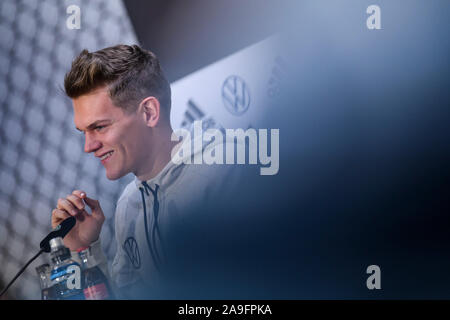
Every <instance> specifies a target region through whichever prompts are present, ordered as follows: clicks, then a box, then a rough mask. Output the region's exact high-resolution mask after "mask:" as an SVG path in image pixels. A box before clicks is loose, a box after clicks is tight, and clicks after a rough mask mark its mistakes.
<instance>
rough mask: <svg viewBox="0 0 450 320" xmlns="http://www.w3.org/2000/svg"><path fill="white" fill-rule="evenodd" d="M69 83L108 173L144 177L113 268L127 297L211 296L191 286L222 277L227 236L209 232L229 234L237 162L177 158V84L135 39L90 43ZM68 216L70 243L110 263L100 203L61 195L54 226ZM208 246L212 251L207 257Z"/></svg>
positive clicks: (126, 214)
mask: <svg viewBox="0 0 450 320" xmlns="http://www.w3.org/2000/svg"><path fill="white" fill-rule="evenodd" d="M64 86H65V91H66V94H67V95H68V96H69V97H70V98H71V99H72V101H73V110H74V122H75V125H76V127H77V129H78V130H79V131H81V132H82V133H83V134H84V135H85V146H84V151H85V152H87V153H92V154H93V155H94V156H95V157H97V158H98V160H99V161H101V163H102V164H103V166H104V167H105V171H106V176H107V177H108V179H110V180H115V179H119V178H120V177H123V176H124V175H126V174H128V173H130V172H131V173H133V174H134V175H135V176H136V178H135V180H134V181H133V182H132V183H130V184H129V185H128V186H127V187H126V188H125V190H124V192H123V194H122V195H121V197H120V199H119V200H118V202H117V208H116V214H115V241H116V242H117V253H116V256H115V258H114V261H113V263H112V265H111V266H110V272H111V276H112V280H113V282H114V284H115V286H116V287H117V288H118V289H119V292H118V293H119V297H121V298H172V297H184V298H186V297H206V296H205V295H204V294H205V292H206V291H202V289H200V291H198V292H195V290H194V291H193V288H197V289H198V288H202V285H201V284H202V283H203V284H205V285H206V284H207V283H209V281H210V280H211V279H212V278H214V277H215V276H213V275H212V274H211V273H210V272H209V271H210V270H211V268H214V267H216V263H214V262H212V260H213V257H212V255H211V253H212V254H213V255H214V252H215V251H214V245H213V243H214V242H215V241H214V240H213V238H215V239H216V240H219V241H218V242H216V243H215V244H218V243H219V242H221V241H224V240H223V239H222V238H221V236H220V237H217V236H215V237H211V235H213V234H215V235H218V234H221V232H220V230H219V229H220V222H219V221H220V219H222V218H223V216H222V218H221V217H220V214H219V212H221V211H222V212H225V211H226V210H225V206H222V204H225V205H226V203H227V201H228V200H226V199H227V198H226V192H225V190H228V189H226V188H225V185H227V186H229V187H230V188H232V185H233V183H232V182H233V181H235V182H237V180H236V178H237V177H236V175H234V174H233V173H232V166H223V165H222V166H214V165H212V166H208V165H193V164H192V165H186V164H184V163H181V164H175V163H173V162H172V161H171V152H172V150H173V149H174V148H175V147H179V146H177V144H178V143H179V142H178V141H172V140H171V135H172V128H171V125H170V107H171V96H170V94H171V93H170V86H169V83H168V82H167V80H166V78H165V77H164V74H163V72H162V70H161V67H160V65H159V62H158V59H157V58H156V57H155V55H154V54H153V53H151V52H149V51H146V50H143V49H141V48H140V47H138V46H136V45H133V46H127V45H118V46H115V47H110V48H105V49H103V50H99V51H96V52H88V51H87V50H84V51H83V52H81V54H80V55H79V56H78V57H77V58H76V59H75V60H74V61H73V63H72V68H71V70H70V71H69V72H68V73H67V75H66V77H65V83H64ZM215 143H218V142H215ZM215 143H214V142H213V143H210V144H209V146H206V147H205V148H208V147H211V146H212V145H214V144H215ZM179 144H181V143H179ZM191 163H192V162H191ZM229 190H232V189H229ZM219 201H220V204H219ZM86 205H87V206H88V207H90V209H91V212H92V213H91V214H89V213H88V212H87V211H86V210H85V209H86ZM211 210H213V211H214V212H212V211H211ZM69 216H75V217H76V218H77V223H76V225H75V227H74V228H73V230H72V231H71V232H70V233H69V234H68V235H67V236H66V237H65V239H64V243H65V245H66V246H67V247H69V248H70V249H71V250H76V249H78V248H80V247H86V246H91V248H92V252H93V253H94V255H95V256H96V259H98V260H101V261H103V262H105V260H104V256H103V255H102V253H101V249H100V248H101V247H100V240H99V235H100V231H101V228H102V225H103V222H104V220H105V216H104V214H103V211H102V209H101V206H100V203H99V202H98V201H97V200H95V199H93V198H91V197H89V196H88V195H86V192H84V191H83V190H75V191H73V192H72V194H70V195H68V196H67V197H66V198H64V199H59V200H58V202H57V206H56V208H55V209H54V210H53V212H52V226H53V227H55V226H57V225H58V224H60V223H61V222H62V221H63V220H64V219H66V218H67V217H69ZM222 234H223V233H222ZM205 255H208V259H212V260H208V259H206V260H204V259H205ZM208 270H209V271H208ZM208 275H211V276H210V277H208ZM204 276H205V277H204ZM203 288H205V287H203Z"/></svg>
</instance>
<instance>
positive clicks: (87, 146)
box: [84, 132, 102, 153]
mask: <svg viewBox="0 0 450 320" xmlns="http://www.w3.org/2000/svg"><path fill="white" fill-rule="evenodd" d="M101 146H102V144H101V142H100V141H98V140H97V139H96V138H95V137H94V136H93V135H92V134H91V133H89V132H87V133H86V140H85V142H84V152H86V153H90V152H94V151H96V150H97V149H99V148H100V147H101Z"/></svg>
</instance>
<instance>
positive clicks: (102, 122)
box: [76, 119, 112, 132]
mask: <svg viewBox="0 0 450 320" xmlns="http://www.w3.org/2000/svg"><path fill="white" fill-rule="evenodd" d="M111 122H112V121H111V120H108V119H103V120H97V121H94V122H92V123H91V124H90V125H88V126H87V127H86V130H91V129H94V128H95V127H97V126H98V125H102V124H103V125H104V124H109V123H111ZM76 129H77V130H78V131H80V132H83V130H81V129H80V128H78V127H76Z"/></svg>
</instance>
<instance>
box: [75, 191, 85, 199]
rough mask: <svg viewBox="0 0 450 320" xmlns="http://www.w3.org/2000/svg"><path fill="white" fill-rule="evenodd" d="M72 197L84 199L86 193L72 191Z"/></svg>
mask: <svg viewBox="0 0 450 320" xmlns="http://www.w3.org/2000/svg"><path fill="white" fill-rule="evenodd" d="M72 194H73V195H75V196H77V197H80V198H82V199H83V198H85V197H86V192H84V191H83V190H74V191H73V192H72Z"/></svg>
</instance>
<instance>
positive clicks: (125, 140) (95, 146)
mask: <svg viewBox="0 0 450 320" xmlns="http://www.w3.org/2000/svg"><path fill="white" fill-rule="evenodd" d="M73 108H74V121H75V126H76V127H77V129H78V130H80V131H82V132H83V133H84V134H85V145H84V151H85V152H88V153H89V152H93V153H94V155H95V156H96V157H97V158H98V159H99V161H101V163H102V164H103V166H104V167H105V169H106V177H107V178H108V179H110V180H115V179H119V178H121V177H123V176H124V175H126V174H128V173H130V172H136V171H137V170H138V168H137V166H138V163H139V162H140V159H141V158H142V152H143V150H142V149H144V148H142V147H140V145H141V144H142V143H141V141H142V139H143V137H144V132H145V130H146V126H145V122H144V121H143V120H142V118H140V117H139V114H138V112H127V111H125V110H123V109H121V108H119V107H116V106H115V105H114V104H113V103H112V101H111V99H110V97H109V95H108V91H107V89H106V88H102V89H98V90H96V91H93V92H91V93H89V94H86V95H83V96H81V97H78V98H76V99H73Z"/></svg>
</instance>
